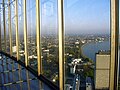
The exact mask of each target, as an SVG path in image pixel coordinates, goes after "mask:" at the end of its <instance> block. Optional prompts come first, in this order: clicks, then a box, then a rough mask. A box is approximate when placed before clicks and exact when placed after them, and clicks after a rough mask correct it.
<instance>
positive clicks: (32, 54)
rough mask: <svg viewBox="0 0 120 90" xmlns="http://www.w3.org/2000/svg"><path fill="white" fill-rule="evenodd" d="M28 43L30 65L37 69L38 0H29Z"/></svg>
mask: <svg viewBox="0 0 120 90" xmlns="http://www.w3.org/2000/svg"><path fill="white" fill-rule="evenodd" d="M27 45H28V62H29V65H30V66H31V67H32V68H33V69H36V70H37V48H36V46H37V45H36V1H35V0H32V1H31V0H27Z"/></svg>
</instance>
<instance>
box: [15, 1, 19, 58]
mask: <svg viewBox="0 0 120 90" xmlns="http://www.w3.org/2000/svg"><path fill="white" fill-rule="evenodd" d="M15 21H16V22H15V25H16V47H17V48H16V51H17V60H19V35H18V0H15Z"/></svg>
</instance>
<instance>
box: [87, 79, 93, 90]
mask: <svg viewBox="0 0 120 90" xmlns="http://www.w3.org/2000/svg"><path fill="white" fill-rule="evenodd" d="M86 90H93V83H92V79H91V78H90V77H86Z"/></svg>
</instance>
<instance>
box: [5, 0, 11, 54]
mask: <svg viewBox="0 0 120 90" xmlns="http://www.w3.org/2000/svg"><path fill="white" fill-rule="evenodd" d="M6 3H7V1H6ZM5 19H6V43H7V46H6V48H7V49H6V53H10V40H9V28H8V23H9V21H8V6H7V7H6V10H5Z"/></svg>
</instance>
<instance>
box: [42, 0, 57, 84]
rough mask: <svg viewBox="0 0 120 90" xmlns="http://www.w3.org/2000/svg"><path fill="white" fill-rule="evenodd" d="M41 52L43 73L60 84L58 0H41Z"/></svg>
mask: <svg viewBox="0 0 120 90" xmlns="http://www.w3.org/2000/svg"><path fill="white" fill-rule="evenodd" d="M41 15H42V16H41V17H42V18H41V46H42V47H41V53H42V56H41V58H42V71H43V75H44V76H45V77H46V78H48V79H49V80H51V81H52V82H54V83H55V84H58V56H59V55H58V29H57V1H56V0H47V1H46V0H41Z"/></svg>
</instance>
